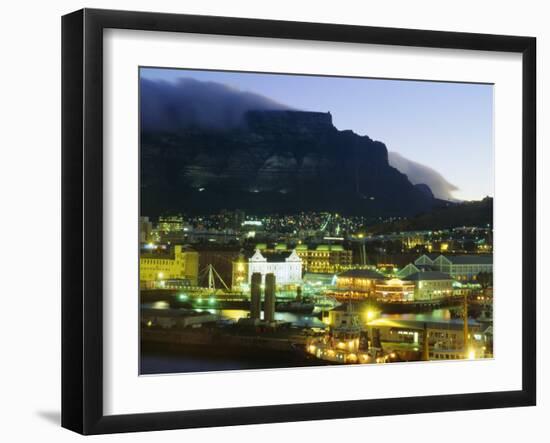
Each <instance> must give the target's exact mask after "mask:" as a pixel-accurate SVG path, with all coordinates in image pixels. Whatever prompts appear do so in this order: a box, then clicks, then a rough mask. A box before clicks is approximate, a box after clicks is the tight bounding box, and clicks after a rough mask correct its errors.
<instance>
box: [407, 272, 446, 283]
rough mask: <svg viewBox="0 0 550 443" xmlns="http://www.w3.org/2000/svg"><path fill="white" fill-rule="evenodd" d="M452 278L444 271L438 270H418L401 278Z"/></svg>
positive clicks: (417, 279)
mask: <svg viewBox="0 0 550 443" xmlns="http://www.w3.org/2000/svg"><path fill="white" fill-rule="evenodd" d="M452 279H453V278H452V277H451V276H450V275H449V274H446V273H445V272H438V271H420V272H415V273H414V274H411V275H407V276H406V277H403V280H409V281H422V280H452Z"/></svg>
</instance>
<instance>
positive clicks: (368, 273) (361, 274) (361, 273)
mask: <svg viewBox="0 0 550 443" xmlns="http://www.w3.org/2000/svg"><path fill="white" fill-rule="evenodd" d="M338 277H350V278H368V279H372V280H376V279H379V280H382V279H385V278H386V277H385V276H384V275H383V274H381V273H380V272H377V271H373V270H372V269H350V270H349V271H344V272H342V273H340V274H338Z"/></svg>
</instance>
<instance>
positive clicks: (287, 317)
mask: <svg viewBox="0 0 550 443" xmlns="http://www.w3.org/2000/svg"><path fill="white" fill-rule="evenodd" d="M142 306H143V307H144V308H149V309H169V308H170V305H169V303H168V302H165V301H156V302H153V303H143V305H142ZM194 311H196V312H210V313H211V314H218V315H221V316H223V317H225V318H227V319H230V320H234V321H238V320H239V318H247V317H248V316H249V313H250V311H247V310H244V309H194ZM275 320H277V321H284V322H288V323H292V324H294V325H296V326H302V327H315V328H324V327H325V326H326V325H325V324H324V323H323V322H322V321H321V320H319V319H318V318H317V317H315V316H311V315H306V314H297V313H292V312H275Z"/></svg>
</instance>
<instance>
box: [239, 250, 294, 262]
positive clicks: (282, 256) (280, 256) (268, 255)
mask: <svg viewBox="0 0 550 443" xmlns="http://www.w3.org/2000/svg"><path fill="white" fill-rule="evenodd" d="M258 253H259V254H260V255H256V254H258ZM254 256H256V257H255V260H253V261H264V260H263V259H265V261H267V262H268V263H285V262H287V263H288V260H287V259H288V258H290V257H292V259H293V260H292V261H302V260H301V259H300V258H299V257H298V256H297V255H296V253H295V252H294V251H285V252H264V253H263V254H262V253H261V252H260V251H258V250H257V251H256V252H254V254H251V255H249V257H248V260H249V261H250V260H251V259H252V258H253V257H254Z"/></svg>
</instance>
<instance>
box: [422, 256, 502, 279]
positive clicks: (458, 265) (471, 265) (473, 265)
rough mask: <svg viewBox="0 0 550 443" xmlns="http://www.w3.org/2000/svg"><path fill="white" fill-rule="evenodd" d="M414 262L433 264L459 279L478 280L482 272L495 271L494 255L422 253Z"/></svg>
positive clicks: (434, 266)
mask: <svg viewBox="0 0 550 443" xmlns="http://www.w3.org/2000/svg"><path fill="white" fill-rule="evenodd" d="M414 264H415V265H429V266H432V267H433V269H434V270H437V271H440V272H444V273H446V274H449V275H450V276H451V277H453V278H454V279H456V280H459V281H468V280H476V279H477V275H478V274H479V273H480V272H486V273H492V272H493V256H492V255H481V254H470V255H439V256H437V257H433V256H432V255H422V256H421V257H419V258H418V259H416V260H415V262H414Z"/></svg>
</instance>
